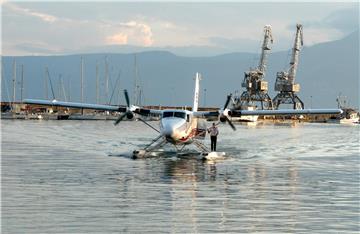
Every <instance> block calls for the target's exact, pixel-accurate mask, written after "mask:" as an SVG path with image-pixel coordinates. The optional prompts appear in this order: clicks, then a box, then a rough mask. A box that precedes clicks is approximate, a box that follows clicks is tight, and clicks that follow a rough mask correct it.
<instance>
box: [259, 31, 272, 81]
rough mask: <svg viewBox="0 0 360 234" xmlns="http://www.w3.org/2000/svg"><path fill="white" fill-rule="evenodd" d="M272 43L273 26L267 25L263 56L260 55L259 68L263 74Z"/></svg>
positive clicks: (262, 49) (262, 50)
mask: <svg viewBox="0 0 360 234" xmlns="http://www.w3.org/2000/svg"><path fill="white" fill-rule="evenodd" d="M270 43H271V44H272V43H273V37H272V32H271V26H270V25H265V27H264V41H263V44H262V48H261V56H260V61H259V67H258V69H259V70H260V71H261V72H262V74H263V76H265V71H266V63H267V57H268V55H269V52H270V50H271V47H270Z"/></svg>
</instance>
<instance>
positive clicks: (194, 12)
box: [0, 0, 359, 56]
mask: <svg viewBox="0 0 360 234" xmlns="http://www.w3.org/2000/svg"><path fill="white" fill-rule="evenodd" d="M0 1H1V3H2V18H1V26H2V32H1V33H2V55H9V56H14V55H16V56H22V55H58V54H75V53H79V52H81V53H83V52H85V53H86V52H90V51H94V49H98V50H100V51H102V52H111V50H112V49H113V48H114V47H117V48H123V47H130V48H132V47H140V48H144V49H147V50H148V49H158V48H169V47H172V48H183V47H211V48H217V49H218V50H220V51H221V50H223V51H224V52H229V51H232V52H258V51H257V50H258V48H260V43H261V40H262V36H263V27H264V25H271V26H272V33H273V37H274V44H273V50H274V51H279V50H287V49H288V48H291V45H292V41H293V37H294V33H295V25H296V23H301V24H303V26H304V43H305V46H311V45H314V44H317V43H322V42H327V41H333V40H337V39H341V38H343V37H344V36H346V35H348V34H349V33H351V32H353V31H355V30H358V29H359V3H358V2H317V3H313V2H295V3H294V2H291V3H290V2H277V3H275V2H270V1H267V2H266V1H265V2H253V3H246V2H227V3H222V2H215V1H211V2H196V3H195V2H184V3H178V2H177V3H175V2H119V1H117V2H96V1H90V2H87V1H83V2H81V1H80V2H71V1H66V2H55V1H51V2H50V1H47V2H28V1H22V2H18V1H3V0H0ZM194 55H195V54H194ZM196 55H197V56H199V55H200V56H201V54H196Z"/></svg>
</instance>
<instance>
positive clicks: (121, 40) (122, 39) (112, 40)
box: [106, 32, 128, 45]
mask: <svg viewBox="0 0 360 234" xmlns="http://www.w3.org/2000/svg"><path fill="white" fill-rule="evenodd" d="M106 42H107V44H117V45H126V44H127V43H128V35H126V34H125V33H121V32H120V33H117V34H114V35H112V36H108V37H107V38H106Z"/></svg>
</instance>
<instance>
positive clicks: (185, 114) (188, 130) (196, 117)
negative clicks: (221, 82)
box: [23, 73, 342, 160]
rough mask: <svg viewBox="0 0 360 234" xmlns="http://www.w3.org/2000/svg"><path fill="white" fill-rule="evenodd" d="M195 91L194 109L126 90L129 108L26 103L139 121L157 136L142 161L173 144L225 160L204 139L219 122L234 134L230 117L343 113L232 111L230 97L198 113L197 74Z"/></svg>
mask: <svg viewBox="0 0 360 234" xmlns="http://www.w3.org/2000/svg"><path fill="white" fill-rule="evenodd" d="M194 79H195V89H194V103H193V107H192V110H191V111H189V110H180V109H165V110H157V109H148V108H143V107H141V106H135V105H131V104H130V99H129V95H128V92H127V90H124V95H125V100H126V104H127V105H126V106H124V105H123V106H112V105H101V104H89V103H78V102H63V101H57V100H52V101H51V100H39V99H25V100H23V102H24V103H25V104H36V105H46V106H54V107H67V108H80V109H93V110H101V111H115V112H120V113H122V114H121V115H120V116H119V117H118V119H116V121H115V122H114V125H118V124H119V123H120V122H121V121H123V120H125V119H128V120H133V119H137V120H139V121H141V122H143V123H144V124H146V125H147V126H149V127H150V128H152V129H153V130H154V131H156V132H157V133H158V135H157V137H156V138H154V139H153V140H152V141H151V142H149V144H148V145H146V146H145V147H144V148H142V149H138V150H134V151H133V153H132V157H133V158H134V159H135V158H143V157H147V156H151V155H153V153H154V152H156V151H157V150H159V149H161V148H163V147H164V146H165V145H167V144H170V145H172V146H174V148H175V149H176V152H177V153H180V152H182V151H183V150H184V148H185V147H186V146H188V145H194V146H195V147H196V148H197V151H198V152H199V155H200V156H201V158H202V159H208V160H212V159H216V158H219V157H224V156H225V155H226V153H225V152H211V151H210V150H209V148H208V147H207V146H206V145H204V143H203V142H202V140H204V139H205V137H206V133H207V130H208V128H207V121H208V120H215V121H217V122H218V123H220V122H221V123H227V124H228V125H229V126H230V127H231V128H232V129H233V130H234V131H235V130H236V127H235V126H234V124H233V123H232V122H231V117H241V116H253V115H257V116H260V115H308V114H340V113H342V111H341V110H340V109H301V110H233V109H229V108H228V105H229V103H230V100H231V97H232V95H231V94H229V95H228V96H227V99H226V101H225V104H224V107H223V108H222V109H220V108H219V109H218V110H215V111H198V107H199V88H200V80H201V75H200V73H196V74H195V78H194ZM147 116H158V117H160V121H159V129H157V128H155V127H153V126H152V125H150V124H149V123H148V122H147V121H145V120H144V119H142V117H147Z"/></svg>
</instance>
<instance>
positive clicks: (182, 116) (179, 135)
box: [160, 110, 206, 145]
mask: <svg viewBox="0 0 360 234" xmlns="http://www.w3.org/2000/svg"><path fill="white" fill-rule="evenodd" d="M198 121H199V120H198V118H196V117H194V116H193V115H192V112H191V111H186V110H165V111H163V114H162V118H161V120H160V134H161V135H163V136H164V137H165V138H166V140H167V141H168V142H169V143H172V144H176V145H181V144H190V143H192V142H193V139H194V138H195V137H197V138H202V137H203V134H205V133H206V129H199V128H198ZM201 133H203V134H201Z"/></svg>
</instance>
